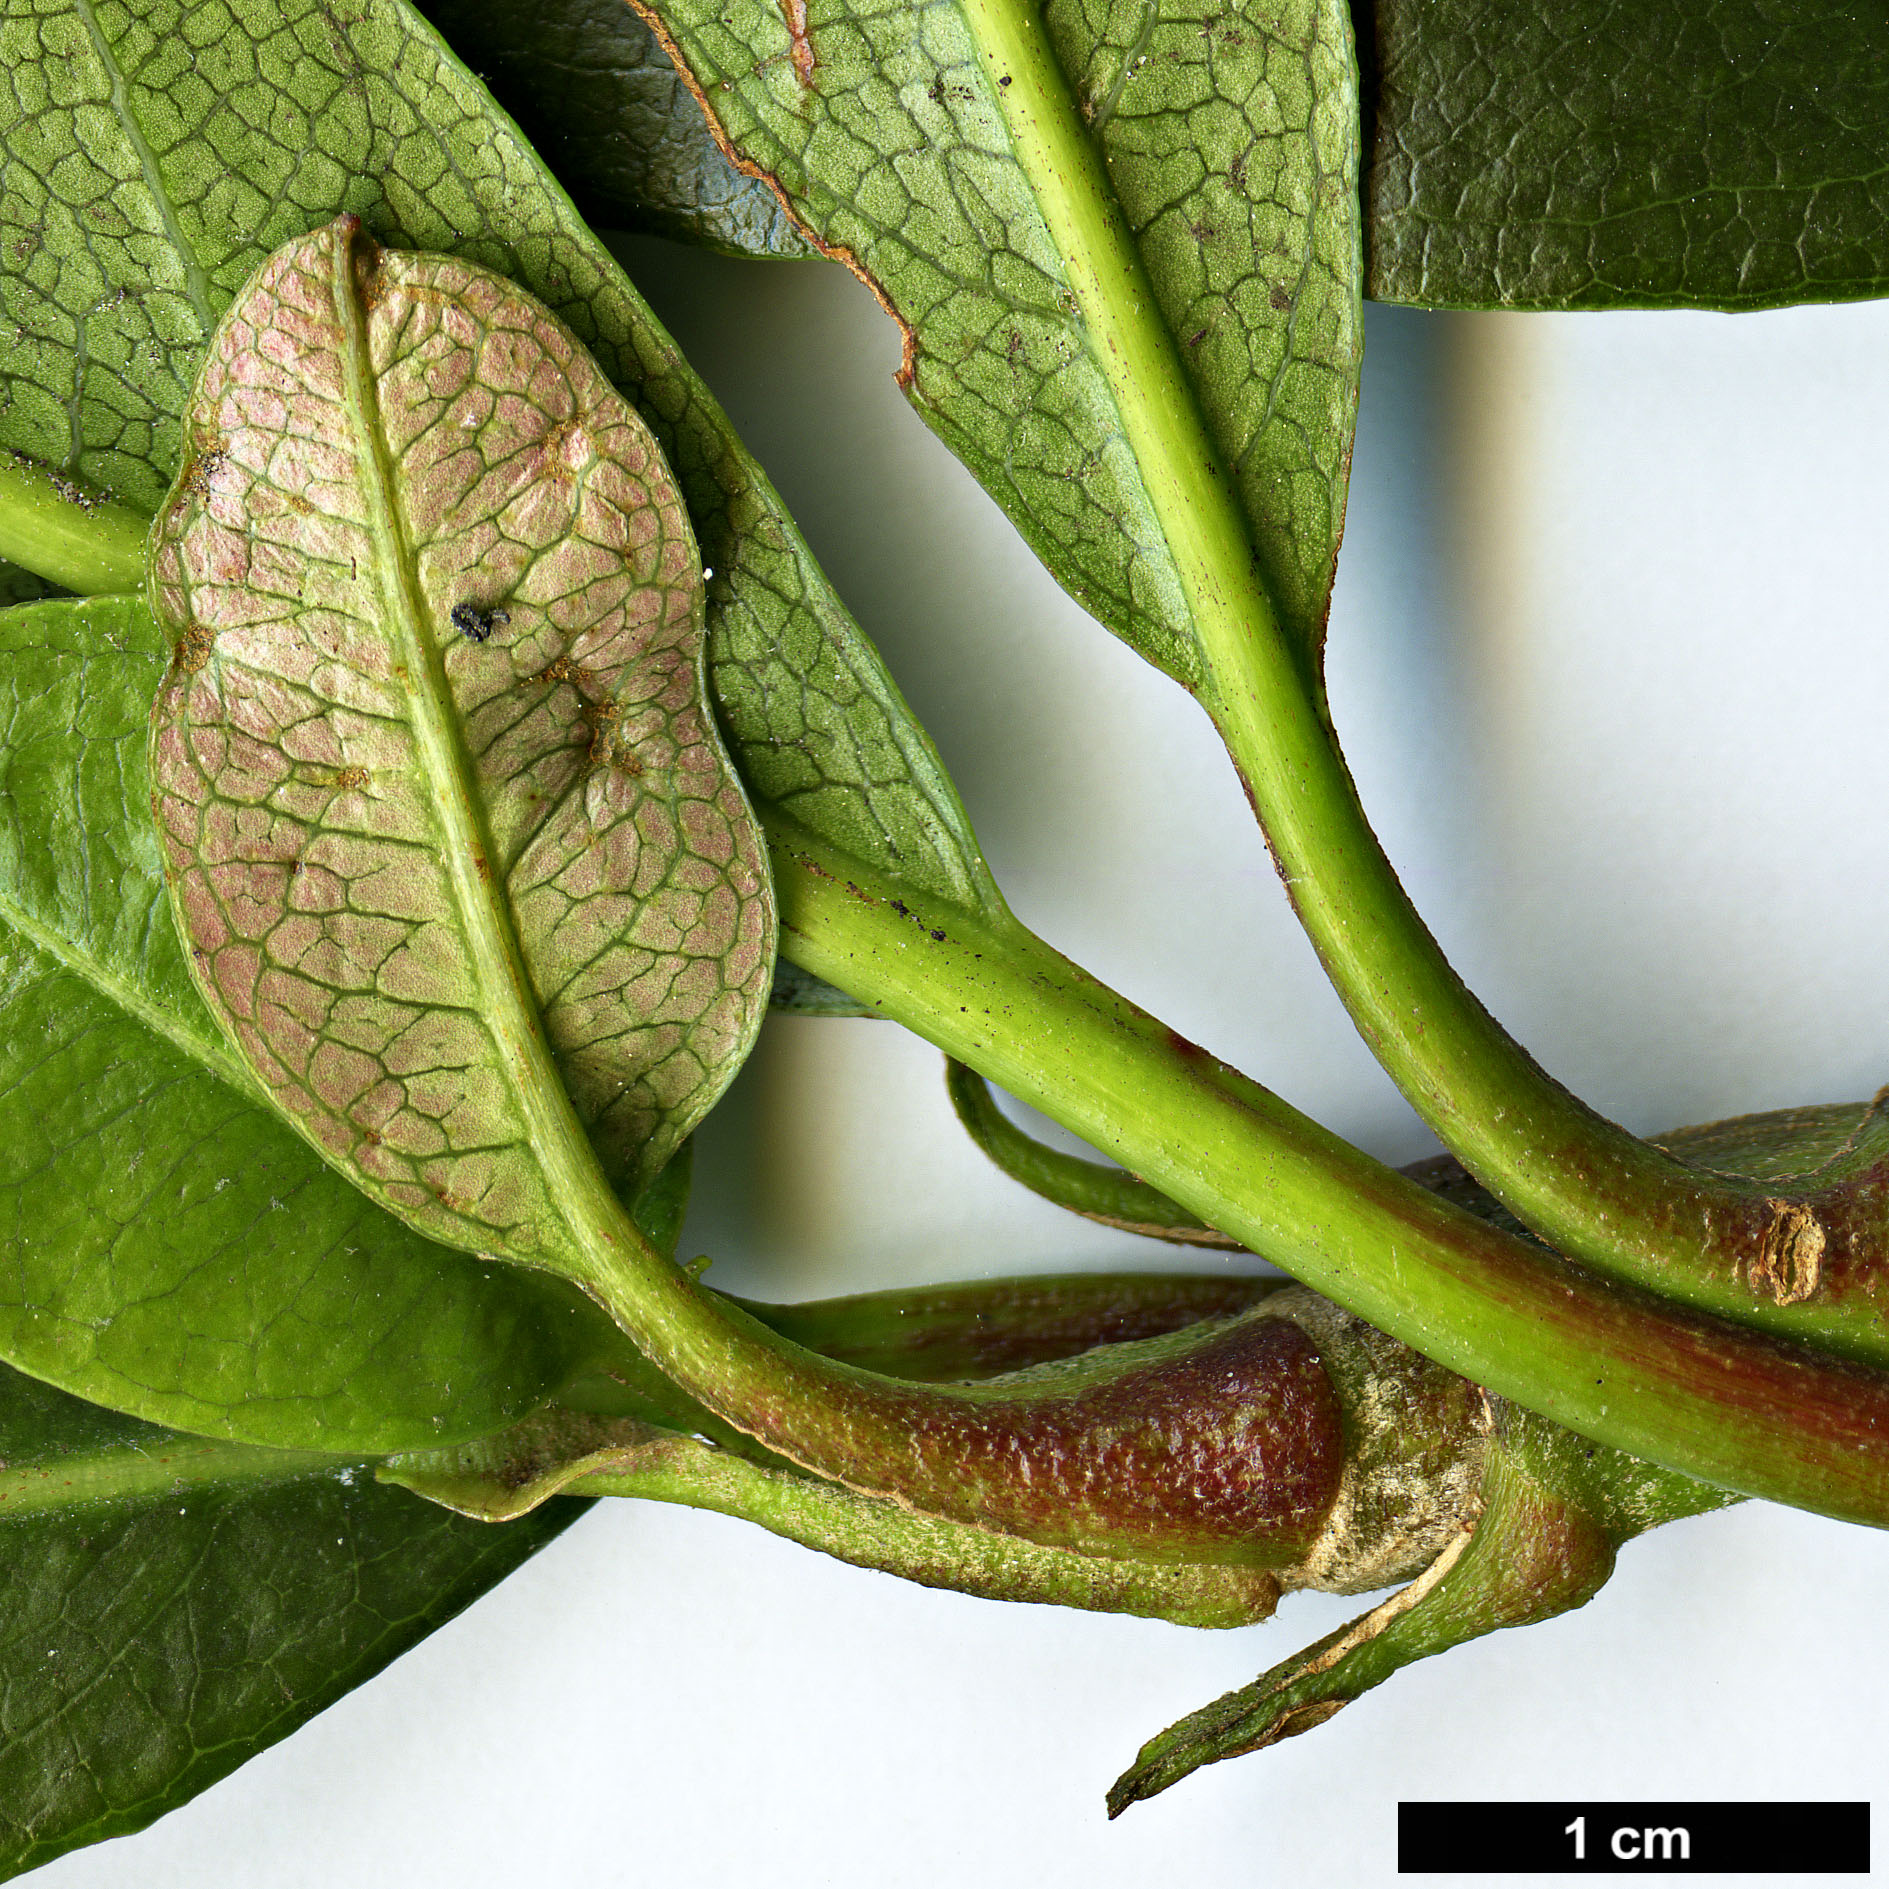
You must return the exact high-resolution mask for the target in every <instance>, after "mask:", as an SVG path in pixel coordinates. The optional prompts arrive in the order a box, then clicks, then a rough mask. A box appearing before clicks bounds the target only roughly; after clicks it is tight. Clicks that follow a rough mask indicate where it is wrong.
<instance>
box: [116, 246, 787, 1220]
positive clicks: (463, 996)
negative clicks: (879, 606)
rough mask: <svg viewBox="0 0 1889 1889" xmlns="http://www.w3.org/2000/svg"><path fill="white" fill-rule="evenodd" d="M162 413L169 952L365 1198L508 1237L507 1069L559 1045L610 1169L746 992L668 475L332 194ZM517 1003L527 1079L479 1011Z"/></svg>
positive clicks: (554, 359)
mask: <svg viewBox="0 0 1889 1889" xmlns="http://www.w3.org/2000/svg"><path fill="white" fill-rule="evenodd" d="M189 440H190V457H189V459H188V460H187V461H186V463H185V466H184V468H183V470H182V472H181V473H180V475H179V479H178V484H177V487H176V490H175V493H174V495H173V497H172V499H171V501H170V503H169V504H168V505H167V506H166V508H165V510H164V511H163V512H162V513H161V514H160V515H159V518H158V522H157V525H156V527H155V528H154V530H153V534H152V541H151V543H152V550H151V559H152V594H153V598H154V600H155V607H156V610H157V613H158V616H159V620H160V621H161V622H162V623H163V625H164V627H165V628H166V629H167V630H168V631H169V633H170V634H171V635H172V636H174V637H175V638H176V639H177V640H176V656H175V659H174V661H173V664H172V667H171V671H170V674H169V676H168V678H167V680H166V683H165V686H164V688H163V690H162V691H161V692H160V694H159V696H158V703H157V708H156V711H155V713H154V715H153V718H152V745H151V757H152V759H151V772H152V786H153V790H154V793H155V795H156V800H155V806H156V810H157V815H158V824H159V831H160V834H161V835H162V836H163V840H164V843H165V845H166V847H167V848H168V853H169V858H170V862H171V866H172V870H173V877H172V891H173V896H174V903H175V907H176V911H177V915H178V920H179V924H180V927H181V929H182V931H183V933H184V935H185V937H186V939H187V940H188V942H189V943H190V946H191V956H192V962H193V967H194V968H195V970H196V971H197V974H198V979H199V983H200V985H201V987H202V989H203V991H204V993H205V995H206V996H207V997H208V998H209V1000H210V1003H211V1005H212V1007H213V1008H214V1009H215V1010H216V1011H217V1012H218V1013H219V1015H220V1016H221V1018H222V1020H223V1022H224V1024H225V1026H226V1027H227V1028H228V1030H229V1031H230V1033H231V1036H232V1038H233V1040H234V1041H236V1042H237V1043H238V1045H239V1046H240V1047H241V1048H242V1050H243V1052H244V1054H245V1055H246V1057H247V1058H248V1060H249V1062H250V1064H251V1065H252V1067H254V1068H255V1069H256V1071H257V1072H258V1073H259V1074H260V1075H261V1077H262V1079H263V1082H264V1085H265V1086H266V1088H267V1089H268V1091H269V1092H270V1094H271V1095H272V1096H274V1097H275V1098H276V1099H277V1100H278V1101H279V1102H280V1103H281V1104H282V1106H283V1107H284V1110H285V1112H286V1113H287V1114H288V1115H289V1116H290V1117H291V1119H292V1120H294V1121H295V1122H296V1124H297V1125H298V1126H299V1127H301V1128H302V1129H303V1131H304V1132H305V1133H306V1134H308V1135H309V1137H310V1139H311V1140H313V1141H314V1142H315V1143H316V1144H317V1145H318V1146H319V1147H321V1148H322V1149H323V1151H324V1152H325V1153H326V1154H327V1155H328V1156H329V1158H330V1159H331V1160H333V1161H335V1162H336V1163H337V1164H338V1165H339V1166H341V1167H342V1169H343V1171H344V1172H346V1173H348V1174H349V1175H351V1176H354V1177H357V1178H359V1179H360V1180H361V1182H362V1184H364V1185H365V1186H367V1187H368V1189H369V1191H370V1192H371V1193H372V1194H373V1195H374V1197H375V1198H377V1199H379V1200H380V1201H381V1202H382V1203H383V1204H386V1205H389V1206H391V1207H392V1208H393V1209H394V1211H396V1212H397V1213H399V1214H400V1215H401V1216H402V1217H403V1218H405V1219H406V1220H407V1221H408V1222H409V1223H410V1224H412V1225H413V1226H415V1227H417V1228H418V1229H419V1230H420V1231H422V1232H425V1233H428V1234H430V1235H431V1236H432V1237H434V1238H438V1239H443V1240H446V1241H447V1242H449V1243H452V1244H458V1245H464V1246H468V1247H472V1248H475V1249H479V1250H490V1251H499V1252H506V1253H513V1254H516V1255H518V1256H521V1257H523V1256H534V1257H541V1256H542V1255H543V1254H544V1252H545V1250H546V1246H547V1241H548V1240H549V1239H550V1238H551V1236H550V1234H549V1232H548V1229H549V1227H550V1226H551V1225H552V1224H553V1223H554V1221H555V1220H556V1217H557V1213H558V1208H557V1205H556V1203H555V1202H554V1201H552V1200H551V1199H550V1198H549V1197H548V1195H547V1194H546V1192H545V1187H546V1181H545V1178H544V1177H543V1176H542V1175H541V1174H540V1172H539V1171H538V1168H537V1165H536V1161H535V1159H534V1157H533V1155H532V1153H531V1151H530V1149H529V1147H528V1145H527V1144H528V1142H529V1139H530V1137H529V1133H528V1130H527V1128H526V1119H527V1117H526V1101H525V1099H524V1098H522V1097H521V1095H520V1093H519V1089H520V1085H521V1084H523V1083H527V1082H531V1081H534V1080H535V1081H541V1082H542V1081H545V1080H550V1081H555V1080H557V1077H558V1076H561V1077H562V1081H563V1086H564V1089H565V1091H566V1092H567V1093H568V1095H569V1097H570V1101H571V1104H572V1106H573V1107H574V1108H575V1110H576V1112H577V1115H578V1117H579V1119H580V1120H581V1121H582V1122H583V1123H584V1125H585V1127H586V1128H587V1130H588V1132H589V1134H590V1137H591V1140H592V1143H593V1145H594V1146H595V1148H596V1151H597V1153H598V1155H599V1158H600V1159H601V1160H602V1162H603V1165H604V1169H605V1172H606V1174H608V1175H610V1176H611V1177H612V1178H613V1179H615V1180H616V1181H618V1182H619V1183H622V1184H624V1185H626V1186H627V1187H628V1188H629V1190H630V1191H640V1189H641V1188H642V1187H643V1186H646V1185H647V1184H648V1183H649V1182H650V1181H651V1180H653V1179H654V1177H655V1176H656V1175H657V1174H658V1173H660V1172H661V1170H662V1168H663V1167H664V1166H665V1165H666V1164H667V1162H668V1160H669V1157H670V1155H671V1154H672V1153H673V1152H674V1151H675V1148H676V1147H677V1145H678V1144H679V1143H680V1142H681V1140H682V1138H683V1137H684V1136H685V1135H686V1134H687V1133H688V1131H689V1130H690V1129H691V1128H692V1127H694V1125H695V1123H696V1122H697V1121H699V1120H700V1119H701V1117H702V1116H703V1115H704V1114H705V1113H706V1112H707V1111H708V1109H709V1108H710V1107H711V1106H712V1105H713V1103H714V1101H715V1099H716V1098H717V1096H719V1094H720V1093H721V1090H722V1089H723V1087H725V1086H726V1084H727V1082H728V1080H729V1079H730V1077H732V1075H733V1074H734V1071H735V1070H736V1069H737V1068H738V1067H739V1066H740V1064H741V1061H742V1059H743V1058H744V1057H745V1056H746V1054H747V1052H748V1049H749V1047H750V1045H751V1044H752V1042H753V1039H754V1033H755V1031H756V1029H757V1028H758V1027H759V1024H760V1020H761V1016H762V1013H763V1011H764V1008H765V1005H766V999H767V989H768V981H769V977H770V974H771V971H772V966H773V946H774V938H773V905H772V894H771V890H770V887H769V884H768V879H767V870H766V864H765V861H764V859H763V857H762V852H761V839H760V833H759V830H758V828H757V826H756V825H755V822H754V818H753V815H752V814H751V813H750V812H749V810H748V808H747V805H746V803H745V802H744V800H743V799H742V796H741V791H740V788H739V787H738V785H737V784H736V782H735V779H734V775H733V772H732V770H731V768H730V767H729V765H728V762H727V759H726V757H725V756H724V754H723V752H722V749H721V744H720V742H719V740H718V739H717V737H716V735H715V732H714V726H713V723H712V721H711V719H710V717H709V714H708V711H707V706H706V703H705V701H704V699H703V685H702V583H701V570H700V565H699V563H698V561H697V560H698V554H697V551H696V548H695V542H694V538H693V536H692V534H691V532H690V530H689V524H688V519H687V516H686V514H685V513H684V511H683V507H682V503H681V499H680V496H679V494H678V493H677V492H676V491H675V488H674V486H673V485H672V483H671V481H670V479H669V475H668V469H667V467H666V466H665V465H664V464H663V462H662V460H661V457H660V455H659V454H658V452H657V451H656V448H655V446H654V444H653V442H652V441H651V439H650V437H649V434H648V431H647V429H646V428H645V427H644V426H643V424H642V422H641V421H640V420H639V419H638V418H637V417H636V414H635V412H634V411H633V410H632V409H631V408H630V407H629V406H628V405H627V403H625V402H624V401H623V400H622V399H621V397H620V396H619V395H618V394H617V393H616V392H615V390H614V389H613V388H612V387H611V386H610V384H609V383H608V382H607V381H606V380H604V378H603V376H602V375H601V374H599V373H598V372H597V370H596V368H595V367H594V366H593V364H592V363H591V361H590V359H589V357H588V356H587V355H585V354H584V352H583V350H582V349H581V348H579V347H578V346H577V345H576V344H575V343H574V342H573V341H572V339H571V337H570V336H569V334H568V333H567V332H566V331H565V330H564V329H563V328H562V327H561V326H560V325H559V324H558V323H556V322H555V321H554V320H552V319H551V318H550V317H549V316H548V315H547V314H546V313H545V311H544V310H543V309H542V308H541V307H540V306H539V305H538V304H536V303H535V302H533V301H532V300H531V298H530V297H529V296H526V295H524V294H522V293H521V292H520V291H519V290H518V289H516V288H515V287H514V286H513V285H512V284H510V283H508V282H506V281H505V280H504V279H503V278H501V277H498V276H495V275H492V274H490V273H489V272H487V271H485V270H482V269H479V268H477V267H475V266H473V265H470V264H467V263H464V262H461V261H459V260H457V259H455V258H451V257H439V256H412V255H405V254H402V253H399V252H395V251H383V250H380V249H378V248H377V247H376V246H375V245H373V244H372V243H364V242H362V241H360V240H359V236H358V230H357V228H356V226H355V224H354V222H353V220H352V219H348V218H343V219H341V220H339V221H338V222H337V223H336V224H334V225H333V226H331V227H330V228H328V229H325V230H321V231H317V232H316V233H315V234H313V235H311V236H308V237H304V238H301V239H299V240H298V241H296V242H293V243H290V244H288V245H286V246H285V247H284V248H283V249H282V250H281V251H279V252H278V253H277V254H276V255H275V256H274V257H272V258H271V259H270V260H269V262H268V263H267V264H265V265H264V267H263V268H262V269H261V270H260V271H259V272H258V274H257V275H256V277H255V278H254V280H253V281H252V282H251V283H250V285H249V286H248V287H247V288H246V289H245V290H244V292H243V294H242V295H241V296H240V297H239V298H238V300H237V302H236V303H235V305H234V306H233V307H232V308H231V309H230V310H229V312H228V313H227V314H226V315H225V317H224V319H223V321H222V322H221V324H220V325H219V327H218V329H217V333H216V337H215V339H214V341H213V343H212V346H211V351H210V356H209V360H208V362H207V363H206V365H205V368H204V370H203V374H202V377H201V379H200V381H199V383H198V391H197V395H196V399H195V401H194V402H193V405H192V408H191V415H190V423H189ZM482 939H483V940H484V941H485V942H484V943H483V944H482ZM521 968H522V972H523V974H524V976H526V977H528V978H529V980H530V984H531V986H532V996H533V997H534V998H535V1006H531V1005H527V1004H525V1003H524V1002H522V1001H521V1000H520V996H519V993H518V992H517V990H516V988H515V985H516V981H517V973H518V971H519V969H521ZM508 1006H509V1007H510V1008H508ZM533 1007H535V1009H536V1011H537V1012H538V1013H539V1014H540V1015H541V1016H542V1019H543V1028H544V1033H545V1038H546V1041H547V1042H548V1044H549V1047H550V1049H551V1052H552V1055H553V1056H554V1058H555V1060H556V1064H557V1073H556V1075H555V1076H553V1075H550V1074H549V1072H548V1071H546V1070H544V1069H543V1068H542V1067H541V1066H540V1065H538V1064H536V1063H530V1064H528V1065H527V1064H526V1063H525V1062H523V1061H521V1059H520V1058H519V1056H518V1055H517V1053H516V1051H515V1049H514V1048H513V1046H512V1043H511V1040H510V1038H509V1036H508V1025H507V1019H508V1017H509V1015H510V1014H511V1010H512V1009H516V1010H517V1011H518V1012H519V1013H520V1014H521V1016H522V1017H523V1018H524V1024H523V1025H522V1027H524V1028H530V1027H532V1023H533V1019H532V1017H531V1009H532V1008H533Z"/></svg>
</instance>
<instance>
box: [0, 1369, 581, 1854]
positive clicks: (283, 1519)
mask: <svg viewBox="0 0 1889 1889" xmlns="http://www.w3.org/2000/svg"><path fill="white" fill-rule="evenodd" d="M580 1513H582V1505H581V1504H579V1503H576V1502H569V1501H566V1502H559V1503H552V1504H548V1505H547V1506H546V1507H545V1508H543V1509H540V1510H538V1511H536V1512H535V1513H534V1514H532V1515H530V1516H527V1517H525V1518H524V1519H523V1520H522V1521H521V1522H518V1523H515V1524H510V1525H508V1526H506V1527H503V1528H493V1527H490V1526H487V1525H485V1524H481V1523H477V1522H468V1521H462V1520H461V1519H460V1518H458V1517H456V1516H453V1515H450V1514H448V1513H446V1512H445V1511H444V1510H442V1509H439V1508H436V1507H434V1506H433V1505H432V1504H430V1503H425V1502H420V1501H417V1500H415V1499H414V1498H413V1497H411V1496H409V1495H407V1494H405V1493H404V1492H403V1491H400V1490H397V1489H390V1488H386V1487H383V1486H382V1485H380V1484H378V1483H376V1482H375V1481H374V1478H373V1473H372V1469H371V1468H370V1467H367V1466H354V1465H349V1464H347V1463H346V1462H342V1461H337V1460H336V1459H335V1458H333V1457H317V1456H306V1455H301V1456H298V1455H293V1454H290V1453H288V1452H285V1451H269V1450H261V1449H255V1448H251V1447H248V1446H245V1445H241V1444H230V1443H209V1442H204V1441H202V1440H200V1439H198V1438H194V1437H187V1436H180V1435H178V1434H176V1433H175V1432H172V1431H167V1430H161V1429H157V1428H154V1427H153V1426H151V1425H148V1424H143V1423H139V1422H137V1421H136V1420H135V1419H133V1418H130V1417H122V1416H117V1415H113V1414H112V1413H109V1412H107V1411H103V1410H99V1409H96V1408H94V1407H93V1406H91V1405H88V1404H83V1403H80V1402H78V1401H77V1400H76V1399H74V1398H71V1397H67V1396H65V1395H63V1394H62V1393H61V1392H59V1391H55V1390H52V1389H50V1388H49V1387H48V1386H46V1385H43V1384H37V1383H35V1382H33V1380H31V1379H30V1378H26V1377H22V1376H21V1375H19V1374H18V1373H17V1372H13V1371H9V1370H6V1369H5V1368H4V1367H0V1874H3V1875H8V1876H11V1875H14V1874H17V1873H19V1872H20V1871H22V1870H26V1869H31V1868H33V1867H34V1866H35V1865H37V1864H40V1863H44V1862H47V1861H49V1860H50V1859H51V1858H53V1857H55V1856H58V1855H60V1854H61V1853H63V1852H64V1851H66V1850H70V1849H75V1848H77V1847H78V1846H80V1845H81V1844H85V1843H95V1842H97V1841H99V1840H100V1839H101V1838H104V1837H110V1836H119V1835H123V1834H124V1833H125V1832H127V1831H132V1830H138V1829H142V1828H143V1827H144V1825H146V1824H148V1823H149V1822H151V1821H152V1819H153V1818H155V1817H159V1816H162V1815H163V1813H164V1812H165V1811H167V1810H170V1809H173V1808H175V1806H177V1805H178V1804H181V1803H183V1802H185V1801H186V1800H187V1799H188V1798H190V1797H193V1796H195V1795H196V1793H197V1792H198V1791H200V1790H202V1789H204V1788H205V1787H206V1786H207V1785H210V1784H213V1783H215V1782H216V1780H217V1779H218V1778H220V1777H223V1776H225V1775H226V1774H227V1773H229V1772H231V1771H233V1770H235V1769H236V1767H237V1766H238V1765H239V1764H241V1763H243V1762H244V1760H245V1759H247V1758H250V1757H252V1756H253V1755H254V1754H255V1753H256V1752H258V1751H260V1750H262V1749H264V1748H265V1747H266V1746H268V1745H271V1744H273V1743H275V1741H276V1740H277V1739H279V1738H282V1737H285V1736H286V1735H287V1734H288V1733H289V1732H292V1731H293V1730H294V1729H295V1728H296V1727H297V1726H298V1725H301V1724H303V1723H305V1722H306V1721H307V1720H308V1719H310V1718H312V1717H313V1716H314V1715H315V1714H316V1713H317V1712H319V1711H321V1710H322V1709H323V1708H324V1707H325V1706H328V1705H331V1704H333V1702H334V1701H335V1700H336V1699H338V1698H340V1697H341V1695H342V1694H343V1693H346V1692H348V1691H350V1690H351V1689H352V1688H353V1687H355V1686H358V1685H360V1684H361V1683H362V1682H363V1681H364V1680H367V1679H370V1678H372V1677H373V1675H374V1674H375V1673H377V1672H378V1671H379V1670H380V1669H381V1668H382V1667H383V1666H385V1665H386V1664H387V1663H388V1662H389V1661H390V1660H393V1659H395V1658H397V1657H398V1656H399V1655H400V1654H401V1653H403V1652H405V1651H406V1649H407V1648H408V1647H410V1646H412V1645H413V1644H415V1642H417V1641H419V1640H421V1639H424V1638H425V1637H426V1635H427V1634H429V1633H431V1632H432V1631H433V1629H434V1628H435V1627H438V1626H441V1625H443V1624H444V1623H445V1622H446V1621H447V1620H450V1619H451V1618H452V1616H453V1615H454V1614H456V1613H458V1612H459V1611H460V1610H461V1609H462V1608H463V1607H465V1606H467V1605H468V1604H469V1603H470V1602H472V1601H473V1600H475V1599H477V1598H478V1596H479V1595H480V1594H482V1593H484V1592H485V1591H486V1590H487V1589H488V1588H490V1587H492V1586H494V1585H495V1584H496V1583H497V1582H499V1581H500V1580H502V1579H503V1578H504V1577H505V1576H506V1575H507V1574H509V1573H511V1572H512V1570H513V1569H514V1568H516V1567H517V1566H519V1564H520V1563H521V1562H523V1561H526V1560H528V1559H529V1558H530V1557H531V1555H533V1554H534V1553H536V1552H537V1550H538V1549H539V1548H541V1547H543V1546H544V1545H545V1543H546V1542H548V1541H550V1540H551V1539H552V1538H553V1537H554V1536H556V1535H558V1534H560V1533H561V1532H562V1531H563V1530H564V1529H565V1528H566V1527H568V1526H569V1525H570V1523H571V1522H572V1521H573V1520H574V1519H575V1518H576V1516H577V1515H578V1514H580Z"/></svg>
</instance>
